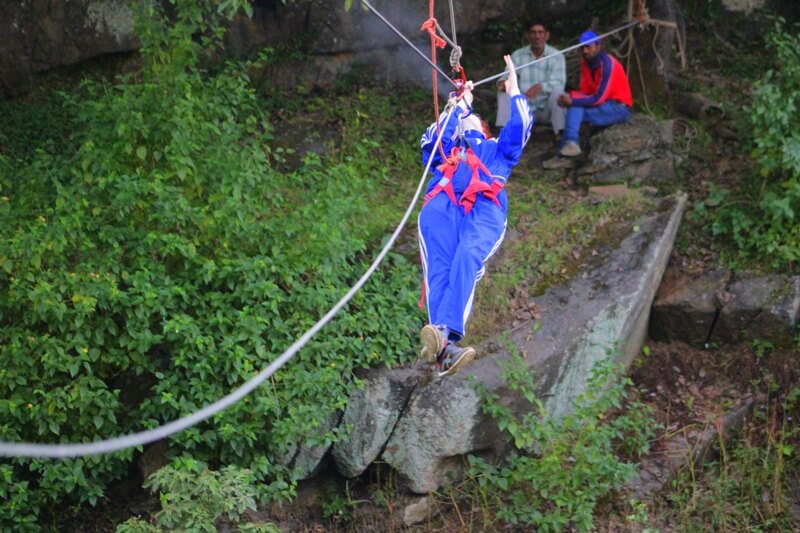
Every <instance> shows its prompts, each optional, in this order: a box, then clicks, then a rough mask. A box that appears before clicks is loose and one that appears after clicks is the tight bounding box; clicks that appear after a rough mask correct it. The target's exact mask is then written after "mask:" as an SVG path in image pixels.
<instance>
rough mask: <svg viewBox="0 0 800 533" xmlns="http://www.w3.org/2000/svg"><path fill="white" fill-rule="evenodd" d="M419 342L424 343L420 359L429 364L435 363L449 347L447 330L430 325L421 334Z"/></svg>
mask: <svg viewBox="0 0 800 533" xmlns="http://www.w3.org/2000/svg"><path fill="white" fill-rule="evenodd" d="M419 340H420V342H421V343H422V350H421V351H420V352H419V357H420V359H422V360H423V361H426V362H428V363H435V362H436V358H437V357H438V356H439V354H440V353H442V350H444V347H445V346H447V328H446V327H444V326H434V325H433V324H428V325H427V326H425V327H423V328H422V331H420V332H419Z"/></svg>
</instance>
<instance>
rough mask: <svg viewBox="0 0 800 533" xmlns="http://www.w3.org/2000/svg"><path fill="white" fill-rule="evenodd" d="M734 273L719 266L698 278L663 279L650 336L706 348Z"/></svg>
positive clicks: (652, 314)
mask: <svg viewBox="0 0 800 533" xmlns="http://www.w3.org/2000/svg"><path fill="white" fill-rule="evenodd" d="M730 278H731V273H730V271H729V270H726V269H719V270H715V271H713V272H709V273H706V274H704V275H702V276H700V277H699V278H696V279H689V278H682V279H680V280H677V281H676V282H674V283H663V284H662V285H661V287H659V290H658V293H657V294H656V300H655V302H654V303H653V310H652V312H651V314H650V338H651V339H653V340H655V341H673V340H678V341H682V342H685V343H686V344H689V345H691V346H694V347H696V348H703V347H704V346H705V343H706V341H708V339H709V337H710V335H711V328H712V327H713V326H714V323H715V321H716V319H717V314H718V313H719V309H720V307H721V305H722V301H721V299H722V297H723V295H724V293H725V288H726V287H727V286H728V281H729V280H730Z"/></svg>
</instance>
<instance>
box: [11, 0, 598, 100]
mask: <svg viewBox="0 0 800 533" xmlns="http://www.w3.org/2000/svg"><path fill="white" fill-rule="evenodd" d="M370 3H371V4H372V5H373V6H374V7H375V9H376V10H378V11H379V12H380V13H381V15H382V16H384V17H385V18H386V19H387V20H388V21H389V22H391V23H392V24H393V25H394V26H395V27H396V28H397V29H398V31H400V32H401V33H402V34H403V35H404V36H406V38H408V39H410V40H411V41H412V42H413V43H414V44H415V45H416V46H417V47H419V48H420V49H421V50H422V51H423V52H424V53H426V54H427V53H428V46H429V40H428V38H427V36H426V34H423V33H422V32H420V25H421V24H422V22H424V21H425V20H426V19H427V18H428V11H427V3H420V2H397V1H394V0H372V1H371V2H370ZM587 3H588V2H587V1H586V0H575V1H571V2H567V1H566V0H543V1H535V2H525V1H523V0H478V1H474V2H455V4H454V11H455V18H456V24H457V36H458V37H459V39H460V38H462V37H466V38H467V39H466V40H465V41H464V42H467V41H468V37H469V36H470V35H474V34H478V33H480V32H482V31H483V30H485V29H486V27H487V26H488V25H490V24H495V25H498V26H505V27H508V28H510V29H511V31H513V32H516V31H517V27H518V26H521V25H522V24H523V23H522V22H521V21H524V20H527V19H528V18H530V17H531V16H533V15H534V14H535V15H536V16H542V15H544V16H547V15H553V16H564V15H568V14H572V13H578V12H580V11H581V10H583V9H584V7H585V6H586V5H587ZM252 5H253V17H252V18H247V17H245V16H241V17H239V18H237V19H236V20H234V21H233V22H232V23H231V24H230V25H229V28H228V32H227V34H226V37H225V39H226V50H227V52H228V53H229V54H231V55H233V56H244V55H248V54H251V53H253V52H256V51H257V50H259V49H261V48H263V47H267V46H276V45H285V44H286V43H299V45H300V46H299V48H300V49H302V50H308V51H309V52H310V55H311V57H310V58H304V59H303V60H302V61H297V62H293V65H292V67H291V68H290V69H289V71H288V72H287V74H291V76H290V77H289V76H287V78H288V79H289V80H291V81H292V82H296V81H297V79H298V77H301V78H305V76H306V74H308V75H316V76H318V77H320V78H323V77H324V76H325V75H328V74H336V73H338V72H341V71H344V70H346V69H348V68H349V67H350V66H351V65H352V64H353V63H354V62H356V61H358V62H366V63H370V64H372V65H375V66H377V67H380V66H384V67H385V68H384V69H383V70H384V72H385V73H387V74H390V75H396V76H403V77H404V79H409V78H414V77H420V78H428V79H429V78H430V69H429V67H427V65H426V63H425V62H424V61H422V60H421V58H419V57H418V56H417V55H416V52H414V51H413V50H412V49H411V48H410V47H408V46H407V45H406V44H405V43H404V42H403V41H402V40H401V38H400V37H398V36H397V35H395V34H394V33H393V32H392V31H391V30H390V29H389V28H388V27H387V26H386V24H384V23H383V22H381V21H380V20H379V18H378V17H376V16H375V15H374V14H372V13H371V12H369V11H367V10H365V9H362V8H361V7H359V5H360V2H359V1H358V0H355V1H354V2H353V8H352V9H351V10H350V11H345V10H344V5H345V2H344V0H295V1H289V2H283V1H281V0H253V2H252ZM436 7H437V9H436V13H435V16H436V17H437V19H438V20H440V21H441V25H442V26H443V27H444V28H445V29H446V31H447V33H448V34H449V33H450V28H449V21H450V12H449V5H448V3H447V2H437V5H436ZM512 39H513V42H514V43H517V42H518V36H517V35H513V37H512ZM460 44H462V43H461V42H460ZM138 46H139V42H138V39H137V38H136V35H135V34H134V32H133V14H132V11H131V9H130V7H129V3H128V1H127V0H70V1H67V2H65V1H60V0H24V1H20V2H0V96H13V95H17V94H21V93H24V92H26V91H28V90H29V89H30V87H31V86H32V84H34V82H35V79H36V76H37V75H38V74H40V73H43V72H47V71H49V70H52V69H54V68H58V67H64V66H69V65H75V64H78V63H80V62H82V61H85V60H87V59H90V58H94V57H98V56H103V55H107V54H113V53H118V52H129V51H133V50H136V49H138ZM503 51H508V50H505V49H504V50H503ZM448 53H449V52H448ZM443 64H444V62H443ZM500 67H501V62H500V60H499V57H498V68H500ZM272 79H273V80H274V81H276V82H280V81H281V78H280V77H274V78H272Z"/></svg>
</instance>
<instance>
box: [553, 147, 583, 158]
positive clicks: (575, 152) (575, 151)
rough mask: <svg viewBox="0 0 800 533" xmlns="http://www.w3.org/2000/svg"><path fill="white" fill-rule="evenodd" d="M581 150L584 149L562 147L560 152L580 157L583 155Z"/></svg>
mask: <svg viewBox="0 0 800 533" xmlns="http://www.w3.org/2000/svg"><path fill="white" fill-rule="evenodd" d="M581 152H582V151H581V149H580V148H578V149H575V148H573V149H569V148H566V149H565V148H562V149H561V150H560V151H559V152H558V153H559V154H561V155H563V156H564V157H578V156H579V155H581Z"/></svg>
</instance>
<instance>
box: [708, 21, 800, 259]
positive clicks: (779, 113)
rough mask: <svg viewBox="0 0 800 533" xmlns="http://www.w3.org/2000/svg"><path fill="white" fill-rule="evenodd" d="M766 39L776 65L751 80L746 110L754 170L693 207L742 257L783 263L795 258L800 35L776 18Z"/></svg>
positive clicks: (799, 211)
mask: <svg viewBox="0 0 800 533" xmlns="http://www.w3.org/2000/svg"><path fill="white" fill-rule="evenodd" d="M767 44H768V47H767V48H768V51H769V52H770V54H772V55H773V56H774V65H775V66H774V67H773V68H769V69H767V71H766V72H765V73H764V76H763V77H762V78H761V79H760V80H758V81H756V82H755V84H754V88H753V102H752V105H751V106H750V107H749V109H748V110H747V113H746V117H747V120H748V124H747V130H748V131H749V132H750V134H751V135H752V142H753V151H752V155H753V158H754V160H755V162H756V167H757V169H758V172H757V174H756V175H754V176H753V177H752V179H751V180H750V182H749V183H747V184H745V186H744V187H743V188H742V189H741V190H737V191H730V190H726V189H722V188H717V189H715V190H713V191H712V192H711V194H710V195H709V198H708V199H706V200H705V202H699V203H698V204H697V205H696V208H697V211H698V213H699V214H700V215H702V216H706V217H707V218H708V219H709V221H710V222H711V229H712V231H713V233H714V234H715V235H725V236H728V237H730V238H731V239H732V241H733V242H734V244H735V245H736V247H737V249H738V250H739V251H740V252H741V254H742V256H743V257H744V258H745V259H755V260H757V261H759V262H761V263H763V264H769V265H771V266H773V267H786V266H789V265H792V264H794V265H796V264H797V262H798V260H800V224H798V217H800V132H798V130H797V124H798V123H800V97H798V92H797V88H798V87H800V35H799V34H798V33H797V31H796V26H795V27H792V26H791V25H789V26H787V25H786V23H785V22H784V21H783V20H782V19H778V21H777V22H776V24H775V27H774V28H773V30H772V32H771V33H770V34H769V35H768V36H767Z"/></svg>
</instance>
